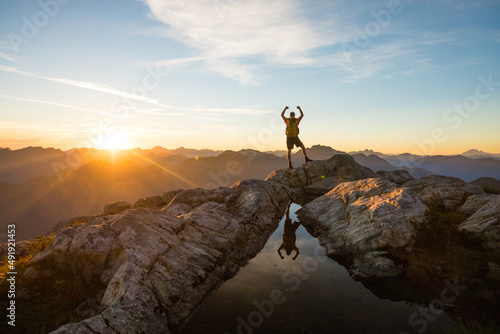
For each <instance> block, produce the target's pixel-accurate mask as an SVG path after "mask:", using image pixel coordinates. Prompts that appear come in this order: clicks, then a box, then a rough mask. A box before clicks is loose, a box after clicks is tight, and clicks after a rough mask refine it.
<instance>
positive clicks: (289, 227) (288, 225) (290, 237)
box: [278, 205, 300, 260]
mask: <svg viewBox="0 0 500 334" xmlns="http://www.w3.org/2000/svg"><path fill="white" fill-rule="evenodd" d="M299 226H300V223H299V222H298V221H297V222H295V223H293V224H292V220H291V219H290V205H288V208H287V209H286V218H285V230H284V231H283V243H282V244H281V246H280V248H278V254H279V255H280V257H281V259H284V258H285V257H284V256H283V255H281V250H282V249H285V251H286V255H290V254H292V252H293V251H296V252H297V254H295V256H294V257H293V260H295V259H296V258H297V256H299V249H298V248H297V246H295V241H296V240H297V237H296V236H295V231H297V228H298V227H299Z"/></svg>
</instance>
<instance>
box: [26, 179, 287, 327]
mask: <svg viewBox="0 0 500 334" xmlns="http://www.w3.org/2000/svg"><path fill="white" fill-rule="evenodd" d="M290 194H291V191H290V189H287V188H286V187H285V186H283V185H281V184H278V183H275V182H265V181H261V180H246V181H242V182H238V183H237V184H235V185H234V186H233V187H231V188H218V189H215V190H205V189H191V190H185V191H178V192H177V193H174V194H173V196H170V195H172V194H170V195H168V194H166V195H165V196H163V197H164V199H170V201H169V203H168V204H166V205H165V206H163V208H162V209H160V210H155V209H151V208H138V209H129V210H127V211H125V212H120V213H117V214H111V215H106V216H99V217H95V218H93V219H90V220H88V221H87V222H85V223H82V224H79V225H75V226H70V227H65V228H64V229H63V230H62V231H60V233H59V234H58V235H57V236H56V238H55V239H54V240H53V242H52V243H51V244H50V245H49V246H48V247H47V248H46V249H45V251H43V252H42V253H39V254H38V255H37V256H36V257H35V258H34V259H33V260H32V261H31V263H30V265H29V267H28V269H27V271H26V272H25V275H24V278H25V279H26V280H28V281H30V280H32V281H33V282H35V281H38V282H39V283H40V282H43V284H45V288H46V289H49V290H50V289H53V290H54V291H56V290H60V289H59V288H60V285H64V284H71V282H65V281H63V280H62V277H61V273H63V272H67V271H68V270H70V271H73V273H72V275H74V277H80V278H81V279H83V280H86V281H88V282H95V284H98V285H102V286H103V287H104V291H101V292H99V295H100V296H102V297H100V300H98V302H99V305H100V310H99V311H100V313H99V314H98V315H96V316H93V317H91V318H88V319H86V320H83V321H81V322H78V323H75V324H68V325H64V326H62V327H60V328H59V329H57V330H56V331H55V332H54V333H115V332H120V333H170V332H172V331H174V332H175V331H177V330H178V329H179V328H181V327H182V326H183V324H184V323H185V322H186V321H187V320H188V319H189V317H190V315H191V314H192V313H193V312H194V311H195V310H196V309H197V308H198V307H199V305H200V304H201V303H202V301H203V300H204V298H206V297H207V296H208V295H209V294H210V292H211V291H212V290H213V289H215V288H216V287H217V286H218V285H219V284H220V283H221V282H223V281H224V280H226V279H228V278H229V277H232V276H234V275H235V274H236V273H237V271H238V270H239V268H240V267H241V266H242V265H244V263H246V261H248V259H249V258H251V257H253V256H255V255H256V254H257V253H258V252H259V251H260V249H261V248H262V247H263V245H264V244H265V242H266V240H267V238H268V237H269V235H270V234H271V233H272V231H273V230H274V229H275V228H276V227H277V224H278V223H279V220H280V219H281V217H282V215H283V214H284V208H285V207H286V203H288V202H289V201H290V199H291V198H290ZM170 197H172V198H170ZM146 202H147V201H146ZM156 202H159V201H156ZM156 202H155V203H156ZM146 204H148V203H146ZM149 204H150V203H149ZM149 204H148V206H149ZM108 212H112V210H109V211H108ZM56 285H58V286H56ZM96 298H97V297H96ZM124 319H126V321H124Z"/></svg>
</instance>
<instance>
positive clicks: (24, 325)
mask: <svg viewBox="0 0 500 334" xmlns="http://www.w3.org/2000/svg"><path fill="white" fill-rule="evenodd" d="M76 225H78V224H76ZM54 237H55V235H51V236H40V237H37V238H36V239H35V240H34V241H33V242H32V243H31V244H30V245H29V246H28V249H27V251H26V254H25V255H23V256H22V257H21V258H20V259H19V260H17V261H16V264H15V265H16V271H17V275H16V292H17V296H16V310H17V311H16V326H15V327H12V326H8V325H7V321H2V322H0V333H7V332H8V333H41V334H43V333H49V332H51V331H53V330H55V329H57V328H58V327H59V326H61V325H63V324H67V323H72V322H77V321H80V320H83V319H85V318H86V317H88V316H89V314H88V312H82V311H81V310H80V311H79V308H81V306H82V305H84V301H85V300H86V299H89V298H90V299H92V298H94V300H96V299H95V296H97V295H98V293H99V291H102V289H103V284H102V283H101V282H100V281H99V279H98V278H96V277H86V276H85V275H84V274H83V273H82V270H81V269H82V263H83V262H84V261H83V260H82V259H80V261H79V260H78V259H72V258H71V257H69V258H68V259H67V260H66V261H64V262H63V263H58V264H55V263H48V262H46V261H41V262H43V263H37V264H36V265H32V266H33V269H35V270H40V271H44V272H45V271H46V272H52V273H57V276H55V277H54V275H53V274H52V275H49V276H47V275H44V274H40V275H38V276H37V279H36V281H30V280H28V279H27V278H26V276H23V273H24V272H25V271H26V268H27V266H28V264H29V263H30V261H31V259H32V258H33V257H35V256H36V255H37V254H39V253H40V252H42V251H44V250H45V249H46V248H47V246H48V245H49V244H50V242H51V241H52V240H53V239H54ZM87 260H88V259H87ZM88 261H91V260H88ZM2 272H4V269H3V267H2ZM6 283H7V281H6V280H5V279H3V280H0V295H2V296H6V295H7V291H8V284H6ZM19 293H21V294H22V295H23V297H20V294H19ZM8 303H9V300H8V299H7V298H1V299H0V308H2V309H6V308H7V307H8ZM7 326H8V327H7Z"/></svg>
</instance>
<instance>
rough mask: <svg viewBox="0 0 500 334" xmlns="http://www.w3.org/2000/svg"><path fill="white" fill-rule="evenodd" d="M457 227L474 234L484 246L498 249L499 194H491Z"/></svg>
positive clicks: (499, 226) (499, 243) (499, 231)
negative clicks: (484, 202)
mask: <svg viewBox="0 0 500 334" xmlns="http://www.w3.org/2000/svg"><path fill="white" fill-rule="evenodd" d="M459 228H460V229H461V230H464V231H468V232H470V233H473V234H475V235H476V236H477V237H479V238H480V239H481V240H483V242H484V245H485V246H486V247H488V248H493V249H500V195H493V196H492V197H491V198H490V199H489V201H488V202H487V203H486V204H485V205H483V206H482V207H481V208H480V209H479V210H478V211H476V212H475V213H474V214H473V215H472V216H470V217H469V218H468V219H467V220H465V221H464V222H463V223H462V224H460V226H459Z"/></svg>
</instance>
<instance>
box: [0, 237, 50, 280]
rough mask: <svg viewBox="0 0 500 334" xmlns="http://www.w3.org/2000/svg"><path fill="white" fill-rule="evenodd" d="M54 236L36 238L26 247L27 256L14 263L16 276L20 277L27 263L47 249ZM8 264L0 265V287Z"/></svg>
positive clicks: (7, 269) (7, 270)
mask: <svg viewBox="0 0 500 334" xmlns="http://www.w3.org/2000/svg"><path fill="white" fill-rule="evenodd" d="M54 238H55V235H50V236H38V237H36V238H35V240H34V241H33V242H31V243H30V244H29V245H28V250H27V254H25V255H23V256H21V257H20V258H19V259H16V261H15V267H16V272H17V274H18V276H20V275H22V274H23V273H24V270H25V269H26V267H27V265H28V263H29V262H30V261H31V259H32V258H33V257H35V255H37V254H38V253H40V252H42V251H43V250H45V248H47V246H48V245H49V244H50V242H51V241H52V240H54ZM9 271H10V270H9V263H8V262H5V263H2V265H1V266H0V285H2V284H3V283H5V282H4V279H5V275H6V273H7V272H9Z"/></svg>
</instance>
